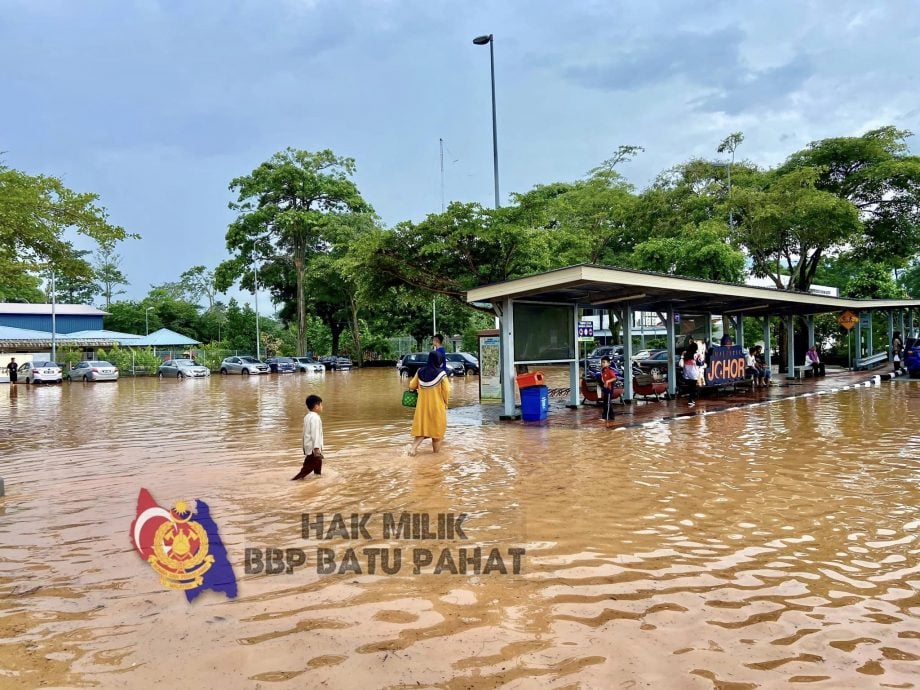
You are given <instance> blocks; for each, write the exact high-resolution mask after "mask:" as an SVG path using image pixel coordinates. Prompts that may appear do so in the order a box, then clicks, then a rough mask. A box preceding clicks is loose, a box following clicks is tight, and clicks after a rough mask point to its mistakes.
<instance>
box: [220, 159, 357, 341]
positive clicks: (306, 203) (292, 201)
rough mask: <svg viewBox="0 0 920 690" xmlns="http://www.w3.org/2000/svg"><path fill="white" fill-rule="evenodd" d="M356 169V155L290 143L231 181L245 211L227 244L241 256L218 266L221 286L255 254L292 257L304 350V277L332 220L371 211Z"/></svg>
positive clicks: (246, 268)
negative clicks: (315, 150) (356, 178)
mask: <svg viewBox="0 0 920 690" xmlns="http://www.w3.org/2000/svg"><path fill="white" fill-rule="evenodd" d="M354 171H355V162H354V160H352V159H351V158H342V157H339V156H336V155H335V154H334V153H333V152H332V151H329V150H324V151H320V152H318V153H311V152H309V151H301V150H297V149H293V148H288V149H286V150H285V151H282V152H279V153H276V154H275V155H274V156H272V158H271V159H270V160H268V161H266V162H265V163H262V165H260V166H259V167H258V168H256V169H255V170H253V171H252V173H250V174H249V175H245V176H242V177H237V178H235V179H234V180H232V181H231V183H230V189H231V190H232V191H234V192H237V193H238V198H237V201H236V202H233V203H231V204H230V208H231V209H232V210H235V211H238V212H239V213H240V215H239V217H238V218H237V219H236V220H235V221H234V222H233V223H232V224H231V225H230V228H229V230H228V231H227V248H228V249H229V250H230V251H231V252H232V253H234V254H235V257H234V258H233V259H231V260H230V262H225V265H224V270H218V278H219V287H221V288H222V289H225V288H226V287H229V283H227V280H231V282H232V280H236V279H238V278H241V277H243V276H244V275H245V274H248V273H249V263H250V261H249V259H250V257H252V258H253V259H255V260H259V259H261V258H262V257H264V256H268V257H271V256H272V255H273V254H280V255H282V256H288V257H290V259H291V262H292V264H293V269H294V278H295V283H296V293H295V295H296V302H297V329H298V330H297V342H298V349H299V350H300V351H301V352H303V351H304V350H305V348H306V337H305V332H306V331H305V328H306V317H307V314H306V297H307V296H306V294H305V286H304V282H305V281H304V279H305V275H306V271H307V265H308V260H309V258H310V256H311V255H312V254H314V253H315V252H318V251H322V250H323V249H324V248H325V246H326V245H327V242H328V240H327V236H326V234H327V231H328V228H329V225H330V223H332V222H335V220H336V219H337V218H339V217H341V216H346V215H348V214H351V213H368V212H371V208H370V206H369V205H368V204H367V203H366V202H365V201H364V199H362V198H361V194H360V193H359V192H358V188H357V186H356V185H355V184H354V182H353V181H352V180H351V177H352V175H353V174H354ZM250 284H252V283H250Z"/></svg>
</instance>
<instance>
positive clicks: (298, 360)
mask: <svg viewBox="0 0 920 690" xmlns="http://www.w3.org/2000/svg"><path fill="white" fill-rule="evenodd" d="M294 364H296V365H297V370H298V371H299V372H300V373H301V374H303V373H308V374H322V373H323V372H324V371H326V367H324V366H323V364H322V362H317V361H315V360H313V359H310V358H309V357H294Z"/></svg>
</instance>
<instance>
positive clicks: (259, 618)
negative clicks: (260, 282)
mask: <svg viewBox="0 0 920 690" xmlns="http://www.w3.org/2000/svg"><path fill="white" fill-rule="evenodd" d="M402 385H403V384H402V383H401V382H400V380H399V379H398V378H397V376H396V373H395V372H394V371H392V370H362V371H353V372H339V373H328V374H325V375H317V376H313V375H302V376H298V375H289V376H281V377H278V376H271V377H269V376H263V377H252V378H242V377H234V378H220V377H217V376H215V377H212V378H211V379H210V380H203V381H184V382H180V381H162V382H159V381H156V380H152V379H137V380H132V379H125V380H122V381H120V382H118V383H117V384H105V383H100V384H65V385H63V386H49V387H40V388H26V387H25V386H19V387H18V390H17V391H16V395H15V396H11V392H10V389H9V388H8V387H6V386H4V387H2V388H0V395H2V398H0V402H2V407H0V476H2V477H3V478H4V479H5V480H6V490H7V495H6V497H5V498H0V687H2V688H21V687H38V686H52V687H89V686H98V687H112V688H146V687H165V686H175V685H179V686H187V687H193V688H214V687H220V688H224V689H229V688H254V687H261V688H275V687H278V688H285V687H292V688H293V687H332V688H418V687H437V688H448V689H454V688H456V689H459V688H498V687H503V688H529V687H550V688H629V687H653V688H720V689H741V688H776V687H787V686H788V685H789V684H792V683H795V684H799V683H801V684H805V685H807V686H809V687H820V688H864V687H865V688H875V687H890V688H908V687H914V686H915V685H916V684H917V683H918V679H920V594H918V590H920V558H918V555H920V539H918V537H920V508H918V506H920V460H918V458H920V432H918V429H920V412H918V410H920V385H918V384H916V383H910V382H899V383H893V384H888V385H883V386H881V387H876V388H871V389H858V390H851V391H843V392H840V393H835V394H831V395H824V396H821V397H811V398H800V399H794V400H783V401H777V402H775V403H772V404H769V405H763V406H759V407H755V408H749V409H741V410H731V411H728V412H724V413H720V414H713V415H706V416H701V417H696V418H691V419H682V420H679V421H673V422H668V423H664V424H659V425H654V426H649V427H646V428H633V429H626V430H621V431H615V432H614V431H605V430H604V429H602V428H600V426H599V425H594V424H584V425H581V426H577V427H573V428H567V427H533V426H524V425H520V424H495V423H491V422H488V423H483V414H482V410H481V408H480V407H479V406H478V405H477V392H478V388H477V385H478V383H477V379H476V378H470V379H469V380H461V381H457V382H455V385H454V394H453V400H452V406H451V407H452V409H451V411H450V416H449V431H448V436H447V440H446V444H445V448H444V450H443V451H442V453H441V454H440V455H439V456H433V455H432V454H431V452H430V446H428V447H426V449H425V451H424V452H422V453H421V454H420V455H419V456H418V457H416V458H408V457H406V456H405V455H404V454H403V451H404V447H405V444H406V443H407V442H408V440H409V438H408V429H409V425H410V415H411V411H409V410H407V409H405V408H403V407H401V406H400V402H399V398H400V390H401V387H402ZM311 392H316V393H319V394H320V395H321V396H323V398H324V399H325V413H324V416H323V418H324V424H325V436H326V445H327V462H326V466H325V468H324V474H323V476H322V478H319V479H316V478H313V479H310V480H308V481H304V482H300V483H296V484H295V483H293V482H291V481H289V478H290V477H291V476H292V475H293V474H294V472H295V471H296V470H297V468H298V466H299V463H300V455H299V444H300V431H301V420H302V417H303V414H304V397H305V396H306V395H307V394H308V393H311ZM562 414H565V412H562ZM141 487H146V488H147V489H149V490H150V491H151V492H152V494H153V495H154V497H155V498H156V499H157V500H158V501H159V503H160V504H162V505H166V506H170V505H172V503H173V502H174V501H176V500H178V499H201V500H204V501H207V502H208V504H209V505H210V508H211V514H212V515H213V517H214V518H215V520H216V522H217V524H218V526H219V528H220V532H221V536H222V538H223V541H224V543H225V544H226V546H227V550H228V553H229V558H230V561H231V562H232V564H233V567H234V570H235V572H236V576H237V578H238V581H239V596H238V598H236V599H234V600H229V599H227V598H225V597H224V596H223V595H222V594H216V593H214V592H206V593H204V594H203V595H201V596H200V597H199V598H198V599H197V600H195V601H194V602H193V603H191V604H189V603H187V602H186V599H185V597H184V596H183V595H182V593H181V592H178V591H174V590H169V589H166V588H164V587H162V586H161V585H160V583H159V580H158V578H157V576H156V575H155V573H154V572H153V570H152V569H151V568H150V567H149V566H148V564H146V563H144V562H143V561H142V560H141V559H140V558H139V557H138V556H137V554H136V553H135V552H134V551H133V550H132V547H131V544H130V542H129V538H128V530H129V525H130V523H131V521H132V519H133V518H134V514H135V504H136V498H137V493H138V490H139V489H140V488H141ZM403 511H405V512H413V513H425V514H429V515H431V516H433V517H432V519H434V516H436V515H437V514H438V513H451V512H452V513H467V514H468V515H469V517H468V518H467V519H466V522H465V523H464V524H463V529H464V531H465V533H466V536H467V537H468V539H467V540H466V541H463V540H460V539H454V540H449V539H446V538H445V539H442V540H438V539H434V540H431V541H427V542H411V541H407V540H403V539H400V540H396V539H393V538H392V536H391V538H390V539H384V537H383V535H382V534H381V527H380V525H381V522H380V521H381V520H382V514H383V513H386V512H392V513H401V512H403ZM319 512H322V513H324V514H326V515H329V514H332V513H336V512H338V513H346V514H350V513H365V512H366V513H373V514H374V517H373V518H372V519H371V521H370V522H369V523H368V530H369V532H370V534H371V539H370V540H367V539H364V538H360V539H359V540H357V541H355V542H350V541H348V540H345V539H343V538H341V537H340V536H339V537H336V538H335V539H333V540H331V541H330V542H328V543H323V544H319V542H317V541H316V540H315V539H312V540H309V541H306V540H304V539H303V538H302V534H301V516H302V514H303V513H310V514H315V513H319ZM266 546H271V547H278V548H282V549H284V548H304V549H305V553H306V555H307V557H308V561H307V565H306V566H305V567H302V568H300V569H297V570H295V571H294V572H293V573H292V574H290V575H287V574H281V575H265V574H261V575H247V574H245V572H244V564H243V560H244V549H245V548H247V547H249V548H263V547H266ZM317 546H326V547H329V548H331V549H332V550H333V552H334V553H335V554H336V556H337V557H338V558H342V557H344V554H345V550H346V549H347V548H348V547H349V546H351V547H354V548H356V549H358V553H360V551H361V549H363V548H367V547H380V548H391V549H394V548H401V549H402V551H403V552H404V553H405V554H406V555H405V556H404V560H405V559H406V558H409V559H410V560H411V557H409V556H408V554H409V553H410V552H411V551H412V549H414V548H429V549H432V550H433V551H434V552H435V554H437V553H439V552H440V550H441V549H444V548H446V549H449V550H451V552H452V553H453V554H454V555H457V554H458V549H459V548H461V547H473V546H480V547H482V548H484V549H486V550H487V551H488V550H489V549H492V548H498V549H500V551H502V552H504V553H508V549H512V548H521V549H525V550H526V554H525V556H524V558H523V562H522V572H521V573H520V574H518V575H514V574H513V573H511V572H509V573H508V574H507V575H503V574H501V573H500V572H492V573H490V574H488V575H482V574H480V575H478V576H477V575H474V574H469V573H468V574H466V575H462V574H457V575H453V574H449V573H442V574H439V575H435V574H433V573H432V572H431V570H432V569H431V568H428V569H427V571H425V570H423V572H422V573H421V574H419V575H414V574H413V573H412V568H411V563H408V564H406V563H403V566H402V569H401V570H400V571H399V573H397V574H395V575H381V574H380V573H379V571H378V574H375V575H369V574H367V573H366V572H365V573H362V574H355V573H353V572H352V573H346V574H333V575H318V574H317V573H316V568H315V560H316V559H315V550H316V547H317ZM361 565H362V566H366V561H364V560H362V561H361ZM506 567H508V568H509V569H510V567H511V563H510V561H509V562H508V563H507V564H506Z"/></svg>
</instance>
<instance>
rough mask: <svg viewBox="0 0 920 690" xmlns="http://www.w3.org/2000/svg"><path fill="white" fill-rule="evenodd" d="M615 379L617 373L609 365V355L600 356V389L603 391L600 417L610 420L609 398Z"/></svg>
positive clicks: (611, 411)
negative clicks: (602, 405)
mask: <svg viewBox="0 0 920 690" xmlns="http://www.w3.org/2000/svg"><path fill="white" fill-rule="evenodd" d="M616 381H617V373H616V372H615V371H614V370H613V367H611V366H610V358H609V357H601V391H602V393H603V397H602V400H603V404H604V407H603V412H601V419H603V420H604V421H610V420H611V419H613V410H611V409H610V400H611V397H612V396H613V386H614V384H616Z"/></svg>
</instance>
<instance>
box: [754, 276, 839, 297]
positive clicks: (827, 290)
mask: <svg viewBox="0 0 920 690" xmlns="http://www.w3.org/2000/svg"><path fill="white" fill-rule="evenodd" d="M783 279H784V284H785V285H789V276H783ZM744 283H745V285H750V286H751V287H764V288H773V289H774V290H775V289H776V283H774V282H773V281H772V280H771V279H770V278H755V277H753V276H748V279H747V280H745V281H744ZM808 291H809V292H810V293H811V294H813V295H821V296H822V297H840V290H838V289H837V288H835V287H830V286H829V285H812V286H811V287H810V288H808Z"/></svg>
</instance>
